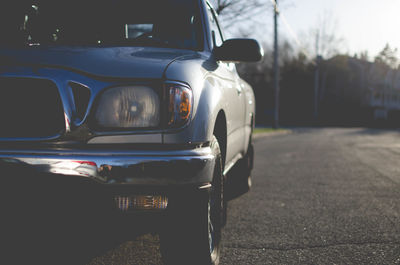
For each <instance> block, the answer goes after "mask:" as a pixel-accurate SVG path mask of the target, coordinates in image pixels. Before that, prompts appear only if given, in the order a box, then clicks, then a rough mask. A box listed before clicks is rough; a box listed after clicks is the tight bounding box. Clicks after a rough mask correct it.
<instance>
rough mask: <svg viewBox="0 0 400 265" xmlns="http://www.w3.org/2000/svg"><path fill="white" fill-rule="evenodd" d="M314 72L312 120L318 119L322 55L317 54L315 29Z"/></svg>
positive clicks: (317, 37)
mask: <svg viewBox="0 0 400 265" xmlns="http://www.w3.org/2000/svg"><path fill="white" fill-rule="evenodd" d="M315 54H316V57H315V66H316V67H315V74H314V121H315V122H317V120H318V105H319V104H318V103H319V65H320V61H321V59H322V57H321V56H320V55H319V31H317V35H316V39H315Z"/></svg>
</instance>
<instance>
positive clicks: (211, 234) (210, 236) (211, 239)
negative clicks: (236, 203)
mask: <svg viewBox="0 0 400 265" xmlns="http://www.w3.org/2000/svg"><path fill="white" fill-rule="evenodd" d="M213 204H214V202H213V200H211V201H210V202H209V203H208V243H209V245H210V254H211V256H212V253H213V251H214V240H215V230H214V225H213V223H214V222H213V219H214V218H212V217H211V205H213Z"/></svg>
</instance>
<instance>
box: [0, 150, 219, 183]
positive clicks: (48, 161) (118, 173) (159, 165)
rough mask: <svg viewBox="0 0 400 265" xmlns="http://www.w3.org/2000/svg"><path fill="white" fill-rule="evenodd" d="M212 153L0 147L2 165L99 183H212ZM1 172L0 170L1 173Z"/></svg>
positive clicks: (213, 161) (0, 162) (213, 162)
mask: <svg viewBox="0 0 400 265" xmlns="http://www.w3.org/2000/svg"><path fill="white" fill-rule="evenodd" d="M214 165H215V156H214V154H212V151H211V148H210V147H202V148H196V149H190V150H143V151H137V150H135V151H126V150H125V151H121V150H108V149H107V150H79V151H76V150H4V149H3V150H0V172H4V171H2V170H1V168H2V167H3V168H5V167H8V168H20V167H21V168H24V169H28V170H27V171H26V170H25V171H24V172H30V170H32V171H33V172H37V173H46V174H48V173H50V174H51V175H53V174H54V175H65V176H79V177H82V178H85V179H91V180H94V181H95V182H98V183H101V184H109V185H126V186H128V185H134V186H147V187H149V186H158V187H160V186H168V187H175V186H181V185H192V186H197V187H201V186H204V185H206V186H207V185H208V184H209V183H211V182H212V175H213V169H214ZM1 175H2V174H1V173H0V176H1Z"/></svg>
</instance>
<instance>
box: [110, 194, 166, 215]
mask: <svg viewBox="0 0 400 265" xmlns="http://www.w3.org/2000/svg"><path fill="white" fill-rule="evenodd" d="M114 200H115V203H116V206H117V208H118V209H119V210H121V211H130V210H165V209H166V208H167V206H168V198H167V197H166V196H161V195H134V196H116V197H115V198H114Z"/></svg>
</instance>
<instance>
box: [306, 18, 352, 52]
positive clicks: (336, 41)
mask: <svg viewBox="0 0 400 265" xmlns="http://www.w3.org/2000/svg"><path fill="white" fill-rule="evenodd" d="M316 25H317V26H316V27H314V28H311V29H310V31H309V32H308V33H307V34H305V36H304V40H305V41H304V43H305V44H306V46H307V47H308V48H307V50H308V51H309V52H310V54H312V55H313V56H312V57H314V58H315V57H316V55H317V53H318V55H321V56H322V57H323V58H330V57H332V56H334V55H336V54H339V53H341V52H343V50H344V48H345V47H344V46H345V40H344V38H343V37H341V36H340V35H338V34H337V32H338V22H337V20H336V18H335V16H334V15H333V14H332V12H329V11H326V12H324V13H323V14H322V15H321V16H320V17H319V18H318V20H317V24H316Z"/></svg>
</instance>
